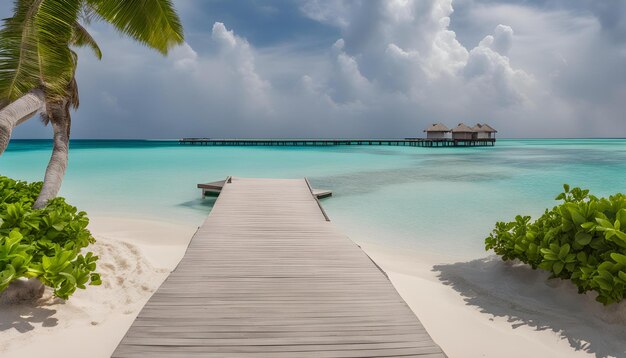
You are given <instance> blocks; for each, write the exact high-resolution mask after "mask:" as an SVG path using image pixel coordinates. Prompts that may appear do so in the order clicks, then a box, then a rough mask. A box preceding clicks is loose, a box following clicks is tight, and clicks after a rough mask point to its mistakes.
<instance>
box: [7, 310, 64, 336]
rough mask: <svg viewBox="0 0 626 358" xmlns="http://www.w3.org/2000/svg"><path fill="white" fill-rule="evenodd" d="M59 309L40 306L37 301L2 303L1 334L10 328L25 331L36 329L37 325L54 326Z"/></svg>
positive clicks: (56, 322)
mask: <svg viewBox="0 0 626 358" xmlns="http://www.w3.org/2000/svg"><path fill="white" fill-rule="evenodd" d="M56 312H57V311H56V310H54V309H50V308H46V307H45V306H38V305H37V303H36V302H31V303H21V304H2V305H0V334H2V332H4V331H8V330H10V329H15V330H16V331H18V332H20V333H25V332H28V331H32V330H33V329H35V328H36V327H35V325H41V326H42V327H54V326H56V325H57V324H58V319H56V318H55V317H54V314H55V313H56Z"/></svg>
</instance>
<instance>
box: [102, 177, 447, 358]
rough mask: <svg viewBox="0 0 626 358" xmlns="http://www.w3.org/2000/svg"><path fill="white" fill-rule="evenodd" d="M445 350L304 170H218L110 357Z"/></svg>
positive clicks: (433, 357)
mask: <svg viewBox="0 0 626 358" xmlns="http://www.w3.org/2000/svg"><path fill="white" fill-rule="evenodd" d="M400 356H403V357H409V356H410V357H422V358H443V357H445V354H444V353H443V351H442V350H441V348H440V347H439V346H438V345H437V344H436V343H435V342H434V341H433V340H432V339H431V337H430V336H429V334H428V333H427V332H426V330H425V329H424V327H423V326H422V324H421V323H420V321H419V320H418V318H417V317H416V316H415V315H414V314H413V312H412V311H411V309H410V308H409V307H408V305H407V304H406V302H405V301H404V300H403V299H402V298H401V297H400V295H399V294H398V292H397V291H396V290H395V288H394V287H393V285H392V284H391V282H390V281H389V279H388V278H387V276H386V275H385V273H384V272H383V271H382V270H381V269H380V268H379V267H378V266H377V265H376V264H375V263H374V262H373V261H372V260H371V259H370V258H369V257H368V256H367V255H366V254H365V252H364V251H363V250H361V248H360V247H359V246H357V245H356V244H355V243H354V242H352V241H351V240H350V239H349V238H348V237H347V236H345V235H344V234H342V233H341V232H339V231H338V230H337V229H336V228H335V227H334V226H333V224H332V223H331V222H330V220H329V218H328V216H327V215H326V213H325V212H324V209H323V207H322V206H321V205H320V202H319V200H318V199H317V197H316V196H315V195H314V194H313V190H312V188H311V186H310V185H309V183H308V181H307V180H306V179H245V178H228V179H227V180H225V181H224V182H223V183H222V185H221V188H219V196H218V198H217V200H216V202H215V205H214V207H213V209H212V210H211V212H210V214H209V216H208V217H207V219H206V221H205V222H204V224H203V225H202V226H201V227H200V228H199V229H198V231H197V232H196V234H195V235H194V236H193V238H192V240H191V243H190V244H189V247H188V249H187V252H186V253H185V255H184V257H183V259H182V260H181V262H180V263H179V265H178V266H177V267H176V269H175V270H174V271H173V272H172V273H171V275H170V276H169V277H168V278H167V279H166V280H165V282H164V283H163V284H162V285H161V287H160V288H159V289H158V290H157V291H156V292H155V293H154V295H153V296H152V297H151V298H150V300H149V301H148V302H147V304H146V305H145V306H144V308H143V309H142V310H141V312H140V313H139V315H138V316H137V318H136V320H135V321H134V323H133V324H132V326H131V327H130V329H129V330H128V332H127V333H126V335H125V336H124V338H123V339H122V341H121V342H120V344H119V345H118V347H117V349H116V350H115V352H114V353H113V357H117V358H123V357H124V358H129V357H151V358H160V357H168V358H169V357H272V358H274V357H276V358H280V357H400Z"/></svg>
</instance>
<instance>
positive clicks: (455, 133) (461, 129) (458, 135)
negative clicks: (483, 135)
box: [452, 123, 477, 139]
mask: <svg viewBox="0 0 626 358" xmlns="http://www.w3.org/2000/svg"><path fill="white" fill-rule="evenodd" d="M476 135H477V132H476V131H475V130H474V129H472V128H470V127H468V126H467V125H465V123H459V125H458V126H456V127H454V128H452V139H474V138H476Z"/></svg>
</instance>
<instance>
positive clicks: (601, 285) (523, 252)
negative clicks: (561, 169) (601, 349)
mask: <svg viewBox="0 0 626 358" xmlns="http://www.w3.org/2000/svg"><path fill="white" fill-rule="evenodd" d="M564 189H565V191H564V192H563V193H561V194H559V196H557V197H556V200H559V201H562V203H561V204H560V205H558V206H555V207H554V208H552V210H546V211H545V213H544V214H543V215H542V216H541V217H540V218H539V219H537V220H536V221H534V222H531V218H530V216H517V217H516V218H515V221H512V222H508V223H507V222H498V223H497V224H496V227H495V229H494V230H493V232H492V233H491V235H489V237H488V238H486V239H485V244H486V250H489V249H493V250H494V251H495V253H496V254H498V255H500V256H502V259H503V260H513V259H518V260H520V261H522V262H524V263H527V264H529V265H530V266H532V268H533V269H536V268H540V269H543V270H546V271H549V272H551V274H552V277H559V278H562V279H570V280H572V282H573V283H574V284H576V286H578V292H580V293H584V292H588V291H595V292H597V293H598V297H597V300H598V301H599V302H602V303H603V304H605V305H607V304H610V303H614V302H619V301H621V300H622V299H623V298H624V295H625V294H626V231H625V229H626V195H623V194H615V195H612V196H610V197H608V198H597V197H595V196H593V195H589V190H582V189H580V188H574V189H572V190H570V188H569V186H568V185H564Z"/></svg>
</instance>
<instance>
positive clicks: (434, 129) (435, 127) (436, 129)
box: [424, 123, 450, 133]
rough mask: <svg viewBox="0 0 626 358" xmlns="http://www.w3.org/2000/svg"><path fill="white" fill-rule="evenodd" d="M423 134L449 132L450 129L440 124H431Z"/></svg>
mask: <svg viewBox="0 0 626 358" xmlns="http://www.w3.org/2000/svg"><path fill="white" fill-rule="evenodd" d="M424 132H426V133H428V132H450V128H448V127H446V126H445V125H444V124H441V123H433V124H431V125H430V127H428V128H426V129H424Z"/></svg>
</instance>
